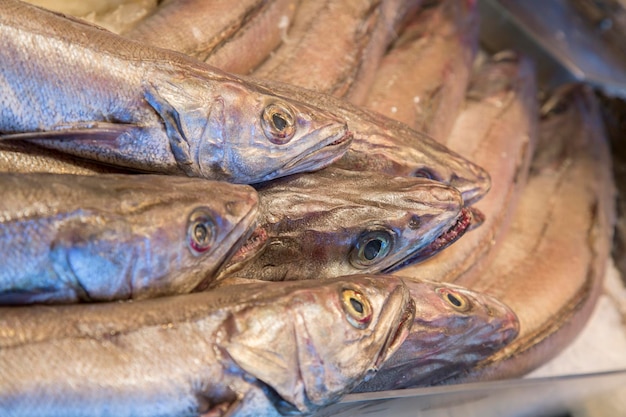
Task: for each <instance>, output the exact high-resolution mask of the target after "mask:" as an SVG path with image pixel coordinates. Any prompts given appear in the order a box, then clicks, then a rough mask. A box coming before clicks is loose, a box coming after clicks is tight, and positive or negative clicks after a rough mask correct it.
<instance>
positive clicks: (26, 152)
mask: <svg viewBox="0 0 626 417" xmlns="http://www.w3.org/2000/svg"><path fill="white" fill-rule="evenodd" d="M0 172H6V173H23V174H32V173H36V172H47V173H50V174H75V175H96V174H104V173H116V172H117V173H123V170H121V169H115V168H113V167H110V166H106V165H101V164H96V163H93V162H92V161H85V160H81V159H79V158H76V157H74V156H71V155H67V154H64V153H62V152H59V151H55V150H54V149H46V148H42V147H39V146H37V145H35V144H32V143H29V142H25V141H4V142H2V141H0Z"/></svg>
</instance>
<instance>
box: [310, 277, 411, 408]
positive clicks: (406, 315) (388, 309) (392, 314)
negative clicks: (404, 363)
mask: <svg viewBox="0 0 626 417" xmlns="http://www.w3.org/2000/svg"><path fill="white" fill-rule="evenodd" d="M343 278H349V279H351V280H352V279H354V280H355V281H357V282H358V281H360V280H364V282H363V283H362V284H360V285H357V286H355V287H352V288H357V289H359V288H360V290H361V291H362V292H363V293H364V294H368V292H369V294H368V295H372V298H374V297H378V301H377V302H375V303H374V306H373V309H375V310H378V316H377V317H374V318H373V319H372V322H371V324H370V326H369V328H367V329H364V330H363V332H364V333H363V334H362V335H356V337H357V339H351V338H350V336H346V342H345V345H346V346H342V347H341V348H340V352H339V353H334V354H331V355H329V354H327V353H325V351H324V350H325V349H329V348H330V349H333V350H335V349H337V347H333V346H332V342H330V343H329V344H328V345H326V343H325V342H327V341H329V339H328V337H324V334H322V333H318V334H315V333H314V332H312V331H309V334H308V336H309V338H308V340H315V347H314V349H315V351H316V353H317V352H319V357H318V358H314V359H313V361H311V360H310V359H307V358H305V357H304V355H306V354H308V352H310V349H309V348H308V346H307V345H308V344H309V343H308V340H304V339H299V341H298V344H299V346H302V348H300V347H299V349H298V352H300V360H299V363H300V364H301V365H302V364H304V363H309V364H310V365H311V366H312V369H315V372H306V371H304V370H301V371H300V374H301V375H302V376H303V379H302V383H303V389H304V395H305V397H306V398H307V401H308V402H309V403H311V404H315V405H316V406H321V405H323V404H322V399H324V398H328V397H329V396H330V397H331V398H333V400H332V401H337V400H339V399H340V398H341V396H342V395H343V394H345V393H347V392H349V391H351V390H352V389H353V388H354V387H355V386H356V385H358V384H359V383H360V382H361V381H363V380H364V379H366V378H367V377H368V375H371V374H372V373H373V372H376V370H377V369H378V367H379V366H381V364H382V363H384V361H385V360H387V359H388V358H389V357H390V356H392V355H393V354H394V353H395V352H396V350H397V349H398V348H399V347H400V346H401V345H402V342H403V341H404V340H405V338H406V337H407V336H408V334H409V329H410V327H411V325H412V323H413V317H414V316H415V304H414V302H413V301H412V299H411V297H410V294H409V292H408V290H407V288H406V286H405V285H404V283H403V282H402V280H401V279H398V278H397V277H389V279H387V278H383V279H380V277H379V276H375V275H356V276H350V277H343ZM363 285H366V286H367V287H368V288H365V287H364V286H363ZM374 293H378V294H377V296H375V295H373V294H374ZM380 295H384V297H383V298H380ZM375 315H376V313H375ZM340 320H341V319H340ZM343 322H344V323H345V320H343ZM335 330H336V331H337V332H341V330H339V329H335ZM346 334H348V333H346ZM363 341H365V343H363ZM355 344H358V345H359V346H360V347H361V349H360V350H359V352H358V353H357V352H355V351H354V346H355ZM351 346H352V347H351ZM304 347H307V348H306V349H305V348H304ZM335 352H336V350H335ZM355 355H359V359H355ZM303 369H306V368H303ZM342 373H343V374H344V375H341V374H342Z"/></svg>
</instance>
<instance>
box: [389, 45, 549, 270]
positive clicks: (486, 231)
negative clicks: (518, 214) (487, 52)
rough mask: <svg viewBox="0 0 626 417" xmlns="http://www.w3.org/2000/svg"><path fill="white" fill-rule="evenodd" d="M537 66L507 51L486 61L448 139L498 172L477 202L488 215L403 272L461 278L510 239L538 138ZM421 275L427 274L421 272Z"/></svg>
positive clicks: (482, 265)
mask: <svg viewBox="0 0 626 417" xmlns="http://www.w3.org/2000/svg"><path fill="white" fill-rule="evenodd" d="M536 94H537V90H536V84H535V74H534V68H533V65H532V64H531V62H530V61H529V60H527V59H526V58H524V57H522V56H518V55H517V54H513V53H509V52H504V53H501V54H497V55H495V56H494V57H493V58H492V59H491V60H489V61H487V62H485V64H484V65H483V66H480V67H479V68H478V69H477V71H476V73H475V74H473V76H472V81H471V84H470V89H469V90H468V93H467V97H466V99H465V104H464V107H463V109H462V110H461V112H460V114H459V116H458V118H457V120H456V121H455V124H454V126H453V130H452V133H451V134H450V136H449V137H448V139H447V141H446V144H447V145H448V146H449V147H450V148H452V149H455V150H456V151H457V152H459V153H461V154H463V155H466V156H467V157H468V158H472V159H473V160H474V161H475V162H476V163H478V164H480V165H481V166H482V167H484V168H485V169H487V170H489V173H490V174H491V176H492V177H493V181H492V187H491V190H490V191H489V194H487V196H486V197H485V198H484V199H482V200H481V201H479V202H478V203H477V204H476V206H475V207H476V208H477V209H478V210H480V211H481V212H482V213H484V215H485V221H484V223H483V224H482V225H481V227H479V228H477V229H476V230H473V231H472V232H470V233H467V234H466V235H465V236H464V239H462V240H461V241H459V242H458V244H457V245H454V246H453V247H451V248H450V250H447V251H443V252H441V253H440V254H439V255H438V256H437V257H434V258H431V259H429V260H428V261H427V262H424V263H421V264H420V265H419V270H418V269H417V267H416V269H413V268H412V267H409V268H407V269H406V270H404V271H398V274H399V275H404V274H405V273H406V274H407V275H408V276H413V275H415V274H426V275H425V276H428V277H429V279H433V280H436V281H445V282H456V280H457V279H461V277H462V276H464V275H470V274H472V275H481V274H482V273H483V271H484V268H486V267H488V265H489V260H490V259H492V258H493V257H494V256H496V253H497V251H498V250H499V243H500V242H502V241H503V240H504V239H506V233H507V231H508V228H509V225H510V222H511V219H512V218H513V215H514V214H513V213H514V212H515V209H516V206H517V202H518V201H519V196H520V194H521V193H522V190H523V188H524V186H525V184H526V178H527V176H528V168H529V166H530V161H531V159H532V155H533V152H534V149H535V146H536V143H537V120H538V116H539V114H538V110H537V99H536ZM420 276H421V275H420Z"/></svg>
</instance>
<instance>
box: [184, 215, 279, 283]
mask: <svg viewBox="0 0 626 417" xmlns="http://www.w3.org/2000/svg"><path fill="white" fill-rule="evenodd" d="M257 214H258V209H256V208H255V209H254V210H250V211H249V212H248V214H246V216H245V217H244V218H243V219H242V220H241V221H240V222H239V224H238V225H237V227H235V228H234V229H233V230H232V231H231V232H230V233H229V234H228V235H227V236H225V237H224V239H223V240H222V243H223V244H225V245H228V243H226V242H228V240H229V239H230V238H231V236H232V235H233V234H235V233H239V230H240V229H241V228H242V227H245V226H244V225H246V224H250V223H251V224H250V226H248V230H246V231H245V233H241V236H239V238H237V240H236V241H235V242H234V243H233V244H232V245H231V246H230V247H229V249H228V251H226V253H224V255H222V261H221V262H220V264H219V265H218V266H217V267H216V268H215V272H214V273H213V274H209V275H208V276H207V277H206V278H205V279H204V280H202V281H201V282H200V283H199V284H198V285H196V287H195V288H194V289H193V291H192V292H197V291H204V290H206V289H207V288H208V287H209V285H211V283H212V282H213V281H214V276H218V275H219V274H220V272H221V271H222V269H224V267H225V266H227V265H230V264H231V262H230V261H231V259H232V258H233V257H234V256H235V255H237V254H238V253H239V251H240V250H241V248H242V247H243V246H245V245H246V244H247V243H248V242H249V241H250V238H251V237H252V236H253V235H254V234H255V233H256V232H257V230H259V229H260V227H256V228H255V227H254V226H255V222H252V221H250V219H251V218H256V216H257ZM266 240H267V235H266ZM250 251H251V250H250ZM248 256H252V255H248Z"/></svg>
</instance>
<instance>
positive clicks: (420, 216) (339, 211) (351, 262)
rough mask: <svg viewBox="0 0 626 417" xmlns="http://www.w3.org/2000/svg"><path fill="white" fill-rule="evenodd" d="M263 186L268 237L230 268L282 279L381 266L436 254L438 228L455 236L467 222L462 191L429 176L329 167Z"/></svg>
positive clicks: (375, 269)
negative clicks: (255, 252) (246, 258)
mask: <svg viewBox="0 0 626 417" xmlns="http://www.w3.org/2000/svg"><path fill="white" fill-rule="evenodd" d="M257 190H258V193H259V211H260V212H259V228H262V229H264V232H265V235H266V236H267V238H266V242H265V245H264V247H263V248H262V249H261V250H260V254H258V255H257V256H256V257H254V259H252V260H250V261H248V262H246V263H245V265H239V266H238V265H237V264H235V265H230V266H229V267H227V268H226V269H225V271H228V270H229V268H230V271H228V274H226V276H228V275H232V274H234V275H236V276H238V277H243V278H251V279H262V280H270V281H277V280H283V279H289V280H295V279H319V278H325V277H333V276H340V275H351V274H359V273H368V274H369V273H379V272H381V271H385V270H388V269H390V268H393V267H394V266H395V265H397V264H400V263H403V262H417V261H420V260H423V259H426V258H428V257H429V256H432V255H434V254H435V253H436V252H437V251H438V250H441V249H443V247H445V246H443V247H437V248H434V247H433V245H432V244H433V242H435V241H436V240H437V239H438V238H439V237H440V236H442V235H444V233H447V232H448V231H450V230H455V232H456V233H451V234H450V235H451V236H453V237H452V241H454V240H456V239H458V238H459V237H460V236H462V235H463V233H464V232H465V230H466V229H467V226H468V224H467V223H463V222H462V221H460V219H462V218H463V216H464V214H465V212H462V208H463V199H462V198H461V195H460V193H459V192H458V191H457V190H456V189H454V188H452V187H448V186H445V185H443V184H441V183H437V182H434V181H430V180H425V179H423V178H406V177H391V176H387V175H384V174H381V173H378V172H352V171H345V170H341V169H338V168H333V167H330V168H326V169H324V170H321V171H318V172H315V173H311V174H301V175H295V176H290V177H286V178H283V179H280V180H276V181H273V182H271V183H269V184H266V185H263V186H261V187H257ZM452 241H451V242H452ZM451 242H449V243H451ZM377 245H378V246H377ZM431 247H432V249H433V250H431ZM235 258H236V257H234V258H233V260H235ZM232 271H235V272H232ZM222 275H224V274H222Z"/></svg>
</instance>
